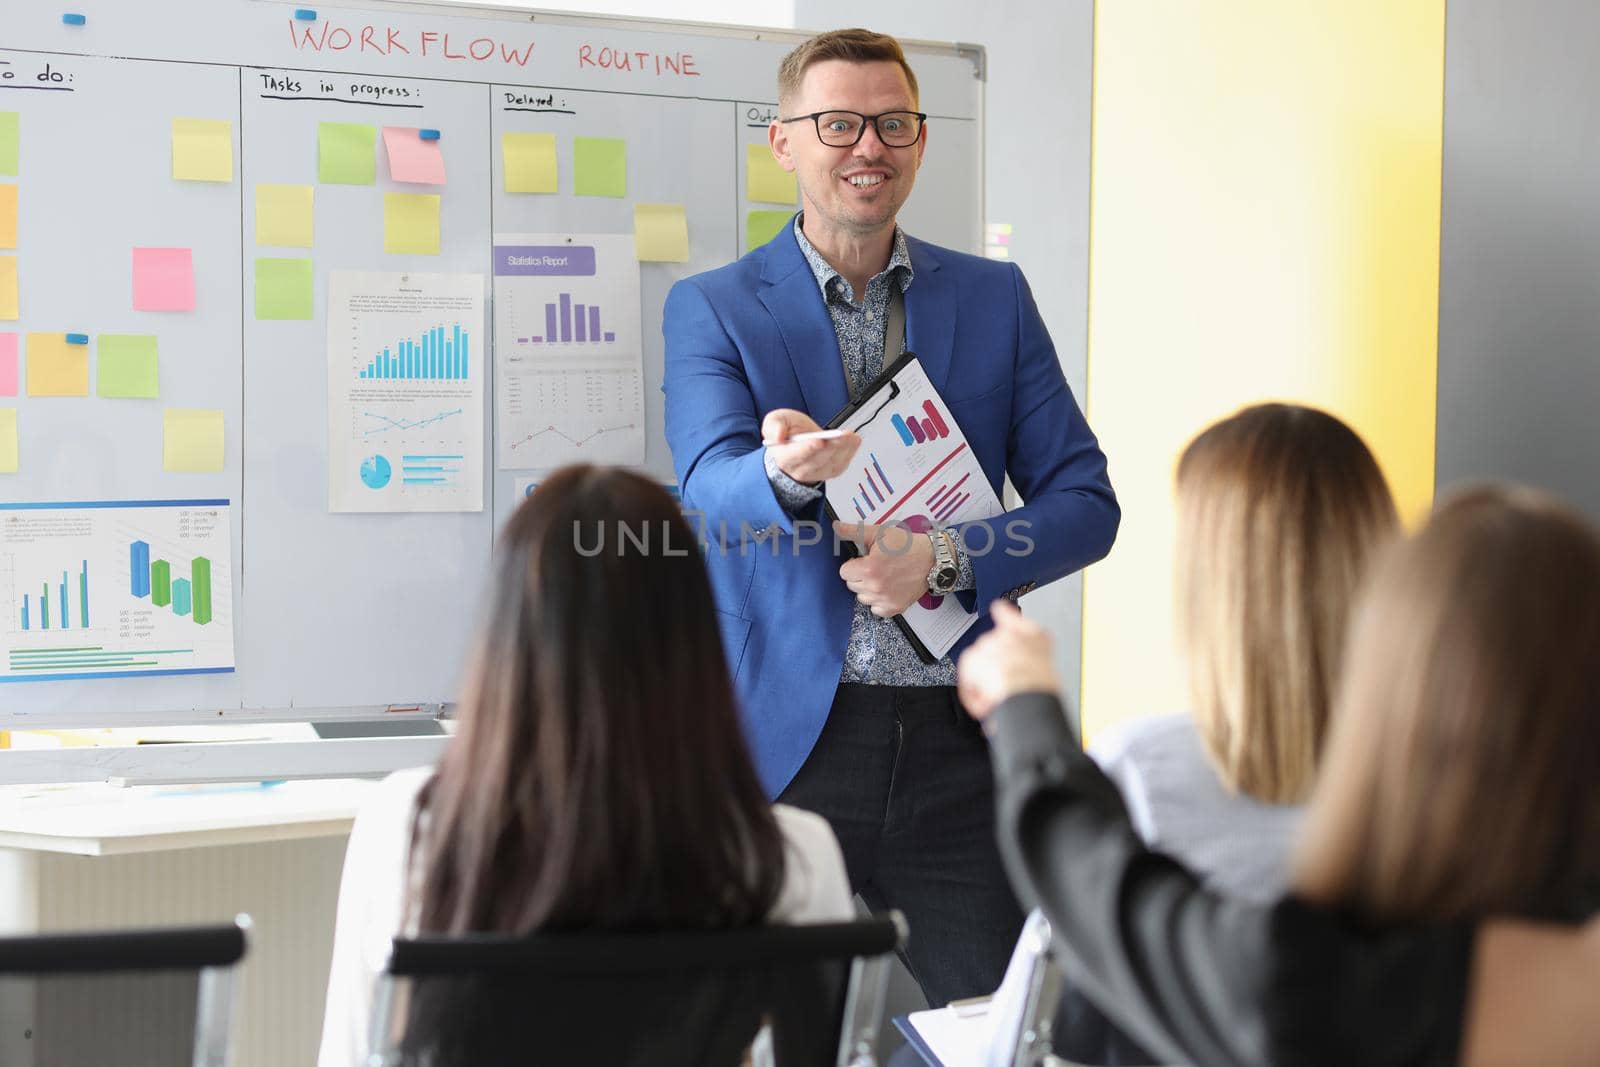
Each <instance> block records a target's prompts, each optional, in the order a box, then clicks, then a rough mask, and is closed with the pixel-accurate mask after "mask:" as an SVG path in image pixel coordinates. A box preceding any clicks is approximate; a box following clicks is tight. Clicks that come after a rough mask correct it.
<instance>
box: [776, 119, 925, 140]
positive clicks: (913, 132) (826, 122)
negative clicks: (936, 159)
mask: <svg viewBox="0 0 1600 1067" xmlns="http://www.w3.org/2000/svg"><path fill="white" fill-rule="evenodd" d="M927 118H928V116H926V115H924V114H923V113H922V112H920V111H885V112H884V113H883V114H881V115H863V114H861V113H860V112H859V111H813V112H812V113H811V114H809V115H796V116H795V117H794V118H791V119H779V120H778V121H779V122H803V121H805V120H806V119H810V120H811V121H812V122H814V123H816V125H817V140H819V141H821V142H822V143H823V144H825V145H827V146H828V147H829V148H854V147H855V146H856V145H857V144H860V143H861V135H862V134H863V133H865V132H866V131H867V123H869V122H870V123H872V128H873V129H874V130H876V131H877V133H878V140H880V141H882V142H883V143H884V144H886V145H888V146H889V147H890V148H909V147H910V146H911V145H914V144H916V143H917V140H918V139H919V138H920V137H921V136H922V124H923V123H924V122H926V121H927Z"/></svg>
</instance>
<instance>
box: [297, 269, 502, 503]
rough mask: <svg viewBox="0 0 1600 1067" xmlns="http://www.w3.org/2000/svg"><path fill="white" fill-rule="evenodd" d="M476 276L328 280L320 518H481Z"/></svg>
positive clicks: (353, 275)
mask: <svg viewBox="0 0 1600 1067" xmlns="http://www.w3.org/2000/svg"><path fill="white" fill-rule="evenodd" d="M483 296H484V294H483V275H481V274H397V273H393V274H391V273H373V272H363V271H334V272H332V273H331V274H330V275H329V276H328V509H329V510H330V511H482V510H483V403H484V381H485V376H484V369H485V368H484V363H483V327H484V310H483Z"/></svg>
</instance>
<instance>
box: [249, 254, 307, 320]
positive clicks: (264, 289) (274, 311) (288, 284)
mask: <svg viewBox="0 0 1600 1067" xmlns="http://www.w3.org/2000/svg"><path fill="white" fill-rule="evenodd" d="M313 303H314V301H313V300H312V297H311V261H310V260H309V259H258V260H256V318H258V319H309V318H311V317H312V310H313Z"/></svg>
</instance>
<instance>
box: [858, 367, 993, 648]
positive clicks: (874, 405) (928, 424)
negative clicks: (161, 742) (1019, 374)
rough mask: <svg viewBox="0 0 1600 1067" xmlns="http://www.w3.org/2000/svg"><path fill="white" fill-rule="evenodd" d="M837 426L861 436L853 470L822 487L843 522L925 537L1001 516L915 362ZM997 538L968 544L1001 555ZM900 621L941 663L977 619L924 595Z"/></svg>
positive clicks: (953, 603)
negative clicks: (892, 527) (894, 526)
mask: <svg viewBox="0 0 1600 1067" xmlns="http://www.w3.org/2000/svg"><path fill="white" fill-rule="evenodd" d="M842 426H843V428H844V429H847V430H854V431H855V432H856V433H858V434H860V435H861V448H860V449H859V450H858V451H857V452H856V458H855V467H854V468H853V469H852V470H848V471H846V472H845V473H844V474H841V475H840V476H839V477H837V478H833V479H831V480H830V481H829V482H828V484H827V493H828V503H829V505H830V506H831V507H832V508H833V511H834V514H836V515H838V516H839V519H840V520H841V521H842V522H846V523H866V524H869V525H875V526H876V525H883V524H885V523H900V524H903V525H904V526H906V527H907V528H909V529H911V530H915V531H917V532H922V531H925V530H928V529H931V528H933V527H935V526H954V525H956V524H957V523H962V522H968V521H971V520H973V519H987V518H992V517H993V516H995V515H999V514H1000V513H1001V510H1002V509H1001V507H1000V500H999V498H998V497H996V496H995V494H994V490H993V489H992V488H990V486H989V480H988V479H987V478H986V477H984V473H983V468H982V467H981V466H980V465H979V463H978V457H977V456H975V455H973V454H972V448H971V447H970V446H969V445H968V444H967V439H966V436H965V435H964V434H963V433H962V432H961V427H960V426H958V425H956V420H955V418H954V417H953V416H952V415H951V414H950V409H949V408H947V407H945V404H944V401H943V400H942V399H941V398H940V396H939V394H938V392H937V391H936V390H935V389H934V388H933V383H932V382H930V381H928V375H927V372H926V371H924V370H923V369H922V364H921V363H919V362H918V361H917V360H914V359H913V360H911V361H909V362H908V363H907V364H906V366H905V367H903V368H902V369H901V371H900V373H899V374H896V375H895V376H894V378H893V379H892V380H891V381H890V382H889V383H888V384H886V385H884V386H882V387H881V388H879V389H878V390H877V391H876V392H874V393H873V394H872V396H870V397H869V398H867V400H866V401H865V402H864V403H863V404H861V406H860V407H859V408H858V409H857V411H856V412H855V414H853V415H852V416H851V417H850V418H849V419H847V420H845V422H844V423H843V424H842ZM1002 536H1003V532H1002V531H999V530H996V531H995V539H994V541H993V542H992V543H991V544H989V545H982V544H977V545H973V544H969V545H968V546H967V548H968V551H969V552H973V551H984V552H989V551H993V552H1001V551H1004V550H1005V546H1004V545H1003V544H1002V543H1001V542H1000V540H999V538H1000V537H1002ZM903 618H904V619H905V620H906V622H908V623H910V624H911V628H912V630H914V631H915V632H916V634H917V636H918V637H919V638H921V639H922V643H923V644H924V645H926V646H927V648H928V651H929V652H932V653H933V654H934V655H935V656H943V655H944V654H945V653H946V652H948V651H950V646H952V645H954V644H955V643H956V641H957V639H959V638H960V637H961V635H962V634H964V633H966V632H967V628H968V627H969V626H971V625H972V624H973V623H974V622H975V621H977V618H978V617H977V616H976V615H974V614H971V613H969V612H968V611H967V610H966V609H965V608H963V607H962V606H961V604H960V602H959V601H958V600H957V599H956V598H955V597H953V596H943V597H940V596H934V595H933V594H932V593H929V594H926V595H924V596H923V597H922V599H921V600H919V601H917V602H916V603H915V604H913V605H911V607H909V608H907V609H906V611H905V613H904V616H903Z"/></svg>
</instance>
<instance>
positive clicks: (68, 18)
mask: <svg viewBox="0 0 1600 1067" xmlns="http://www.w3.org/2000/svg"><path fill="white" fill-rule="evenodd" d="M61 21H62V22H63V23H64V24H66V25H68V26H82V25H83V24H84V23H86V22H88V21H89V20H88V19H87V18H86V17H84V16H83V15H75V14H73V13H72V12H70V11H69V12H68V13H67V14H65V15H62V16H61Z"/></svg>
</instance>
